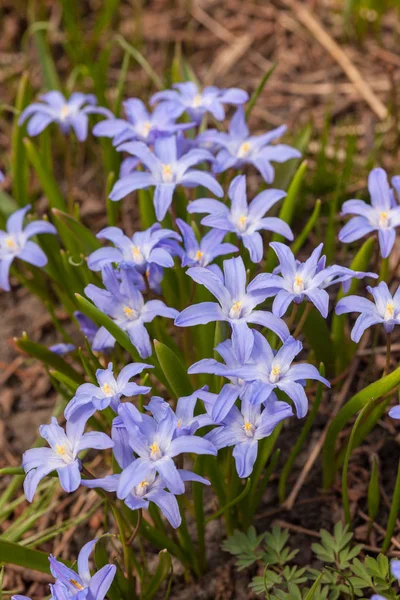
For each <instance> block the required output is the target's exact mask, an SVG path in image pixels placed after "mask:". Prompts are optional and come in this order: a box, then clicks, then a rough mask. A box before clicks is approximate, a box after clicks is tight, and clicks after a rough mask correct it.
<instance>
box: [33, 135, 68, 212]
mask: <svg viewBox="0 0 400 600" xmlns="http://www.w3.org/2000/svg"><path fill="white" fill-rule="evenodd" d="M24 145H25V149H26V153H27V156H28V159H29V162H30V163H31V165H32V166H33V168H34V170H35V172H36V175H37V176H38V179H39V181H40V185H41V186H42V189H43V191H44V193H45V195H46V197H47V199H48V201H49V205H50V206H51V207H52V208H58V209H59V210H62V211H64V212H65V211H66V209H67V207H66V204H65V200H64V197H63V195H62V193H61V191H60V188H59V187H58V184H57V182H56V180H55V178H54V175H53V173H52V172H51V171H49V170H48V169H47V167H46V166H45V161H44V158H43V157H42V156H41V155H40V153H39V151H38V150H37V149H36V148H35V146H34V145H33V144H32V142H31V141H30V140H28V139H27V138H25V139H24Z"/></svg>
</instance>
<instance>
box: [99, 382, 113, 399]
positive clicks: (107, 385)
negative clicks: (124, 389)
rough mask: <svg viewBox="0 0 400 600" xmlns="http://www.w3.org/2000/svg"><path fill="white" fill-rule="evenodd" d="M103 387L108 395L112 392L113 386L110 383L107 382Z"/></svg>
mask: <svg viewBox="0 0 400 600" xmlns="http://www.w3.org/2000/svg"><path fill="white" fill-rule="evenodd" d="M101 389H102V390H103V392H104V393H105V394H106V395H107V396H108V395H109V394H111V393H112V389H111V386H110V385H109V384H108V383H105V384H104V385H103V386H102V388H101Z"/></svg>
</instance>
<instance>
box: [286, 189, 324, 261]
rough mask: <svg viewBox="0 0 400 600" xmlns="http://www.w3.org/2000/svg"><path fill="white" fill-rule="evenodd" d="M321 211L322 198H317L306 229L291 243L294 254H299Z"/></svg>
mask: <svg viewBox="0 0 400 600" xmlns="http://www.w3.org/2000/svg"><path fill="white" fill-rule="evenodd" d="M320 212H321V200H317V201H316V203H315V206H314V210H313V212H312V214H311V217H310V218H309V219H308V221H307V223H306V224H305V226H304V229H303V231H302V232H301V233H299V235H298V236H297V237H296V239H295V241H294V242H293V244H292V245H291V247H290V249H291V251H292V252H293V254H297V252H298V251H299V250H300V248H301V247H302V246H303V244H304V243H305V242H306V241H307V239H308V236H309V235H310V233H311V231H312V229H313V227H314V225H315V223H316V222H317V220H318V217H319V213H320Z"/></svg>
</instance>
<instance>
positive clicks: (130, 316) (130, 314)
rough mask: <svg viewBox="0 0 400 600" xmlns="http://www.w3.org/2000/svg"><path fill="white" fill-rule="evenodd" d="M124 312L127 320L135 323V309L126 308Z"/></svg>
mask: <svg viewBox="0 0 400 600" xmlns="http://www.w3.org/2000/svg"><path fill="white" fill-rule="evenodd" d="M122 310H123V311H124V314H125V316H126V318H127V319H129V320H130V321H133V320H134V319H136V318H137V312H136V310H135V309H134V308H131V307H130V306H124V308H123V309H122Z"/></svg>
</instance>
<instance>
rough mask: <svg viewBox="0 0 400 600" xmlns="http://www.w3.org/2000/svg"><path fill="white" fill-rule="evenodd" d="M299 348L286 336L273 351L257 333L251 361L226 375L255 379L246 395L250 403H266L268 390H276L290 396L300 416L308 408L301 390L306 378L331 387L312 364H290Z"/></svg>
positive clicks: (296, 342) (296, 341)
mask: <svg viewBox="0 0 400 600" xmlns="http://www.w3.org/2000/svg"><path fill="white" fill-rule="evenodd" d="M302 348H303V346H302V343H301V342H299V341H298V340H295V339H294V338H293V337H289V338H288V339H287V340H286V341H285V342H284V344H283V345H282V346H281V348H280V349H279V350H278V351H277V352H274V351H273V350H272V348H271V346H270V345H269V343H268V342H267V340H266V339H265V338H264V337H263V336H258V337H257V348H256V352H254V351H253V357H254V359H253V360H254V362H253V364H247V365H243V366H242V367H238V368H236V369H232V370H231V371H229V370H227V374H228V375H231V376H232V375H236V376H237V377H239V378H241V379H243V380H244V381H246V382H254V385H253V386H252V388H251V389H250V390H249V392H250V393H249V394H248V398H249V401H250V403H251V404H262V403H263V402H267V403H268V399H269V398H270V396H271V393H272V392H273V391H274V390H276V389H278V390H281V391H282V392H284V393H285V394H286V395H287V396H289V398H290V399H291V400H292V401H293V403H294V405H295V407H296V412H297V416H298V417H299V418H302V417H304V416H305V415H306V414H307V410H308V400H307V396H306V393H305V391H304V385H305V380H306V379H315V380H317V381H321V382H322V383H324V384H325V385H326V386H328V387H330V384H329V381H328V380H327V379H325V378H324V377H322V376H321V375H320V374H319V372H318V369H316V367H314V366H313V365H309V364H306V363H298V364H295V365H292V362H293V360H294V358H295V357H296V356H297V355H298V354H299V353H300V352H301V350H302Z"/></svg>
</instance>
